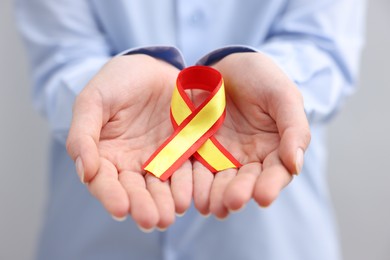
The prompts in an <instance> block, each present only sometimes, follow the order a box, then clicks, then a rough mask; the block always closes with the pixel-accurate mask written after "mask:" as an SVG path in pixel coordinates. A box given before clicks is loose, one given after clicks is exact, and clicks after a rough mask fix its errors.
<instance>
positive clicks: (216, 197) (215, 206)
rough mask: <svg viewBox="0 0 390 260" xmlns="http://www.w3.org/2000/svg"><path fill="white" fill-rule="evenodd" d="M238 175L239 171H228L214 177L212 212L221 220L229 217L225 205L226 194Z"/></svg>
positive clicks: (211, 199)
mask: <svg viewBox="0 0 390 260" xmlns="http://www.w3.org/2000/svg"><path fill="white" fill-rule="evenodd" d="M236 175H237V169H227V170H223V171H220V172H218V173H217V174H216V175H215V177H214V182H213V185H212V187H211V192H210V212H211V213H212V214H214V215H215V216H216V217H217V218H219V219H224V218H226V217H227V216H228V215H229V211H228V209H227V207H226V206H225V204H224V194H225V191H226V188H227V187H228V185H229V183H230V182H231V181H232V180H233V179H234V178H235V177H236Z"/></svg>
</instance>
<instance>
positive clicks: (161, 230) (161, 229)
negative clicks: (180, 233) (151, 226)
mask: <svg viewBox="0 0 390 260" xmlns="http://www.w3.org/2000/svg"><path fill="white" fill-rule="evenodd" d="M167 229H168V228H167V227H166V228H159V227H157V230H158V231H160V232H164V231H166V230H167Z"/></svg>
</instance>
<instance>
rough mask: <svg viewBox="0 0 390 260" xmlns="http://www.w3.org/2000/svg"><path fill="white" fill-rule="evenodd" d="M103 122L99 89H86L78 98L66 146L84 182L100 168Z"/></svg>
mask: <svg viewBox="0 0 390 260" xmlns="http://www.w3.org/2000/svg"><path fill="white" fill-rule="evenodd" d="M102 124H103V101H102V98H101V96H100V95H99V94H98V92H97V91H92V90H91V89H85V90H84V91H83V92H82V93H81V94H80V95H79V96H78V97H77V99H76V102H75V104H74V107H73V118H72V123H71V126H70V130H69V135H68V139H67V142H66V148H67V151H68V153H69V155H70V156H71V158H72V159H73V160H75V161H76V170H77V173H78V175H79V177H80V179H81V181H82V182H83V183H85V182H89V181H90V180H91V179H92V178H93V177H94V176H95V174H96V173H97V171H98V169H99V152H98V146H97V144H98V141H99V136H100V130H101V128H102Z"/></svg>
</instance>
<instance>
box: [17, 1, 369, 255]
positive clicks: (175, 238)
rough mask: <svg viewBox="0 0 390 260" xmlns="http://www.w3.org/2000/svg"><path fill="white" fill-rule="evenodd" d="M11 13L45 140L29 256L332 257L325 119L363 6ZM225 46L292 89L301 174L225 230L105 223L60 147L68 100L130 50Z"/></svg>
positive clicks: (349, 72) (352, 66) (22, 9)
mask: <svg viewBox="0 0 390 260" xmlns="http://www.w3.org/2000/svg"><path fill="white" fill-rule="evenodd" d="M15 9H16V14H17V21H18V24H19V28H20V30H21V33H22V35H23V38H24V40H25V43H26V46H27V49H28V55H29V57H30V61H31V68H32V77H33V82H34V87H33V100H34V104H35V106H36V107H37V109H38V110H39V111H40V112H41V113H42V114H43V115H44V116H45V117H46V118H47V120H48V122H49V125H50V128H51V130H52V133H53V141H52V147H51V151H52V152H51V164H50V165H51V166H50V171H51V181H50V187H49V192H50V196H49V200H48V207H47V211H46V218H45V220H44V225H43V231H42V235H41V240H40V241H41V242H40V246H39V249H38V255H37V259H85V260H88V259H94V260H96V259H172V260H173V259H185V260H191V259H202V260H207V259H227V260H228V259H249V260H250V259H266V260H285V259H288V260H313V259H316V260H337V259H340V252H339V244H338V238H337V228H336V225H335V221H334V218H333V212H332V206H331V202H330V198H329V194H328V187H327V183H326V174H325V169H326V167H325V166H326V147H325V144H324V135H325V133H324V123H325V122H326V121H327V120H328V119H329V118H331V117H332V116H333V115H334V114H335V112H337V110H338V109H339V108H340V106H341V105H342V103H343V100H344V98H345V97H346V96H347V95H348V94H350V93H351V92H352V91H353V89H354V84H355V79H356V75H357V73H358V64H359V53H360V50H361V46H362V34H363V18H364V9H365V3H364V1H359V0H292V1H287V0H272V1H271V0H262V1H260V0H245V1H238V0H228V1H217V0H197V1H189V0H161V1H152V0H144V1H128V0H115V1H103V0H89V1H87V0H55V1H52V0H16V5H15ZM150 46H174V47H176V48H177V49H178V50H180V52H179V51H177V50H176V49H173V48H167V47H164V48H165V50H164V51H162V50H161V49H160V52H158V51H157V53H156V52H153V49H151V48H150ZM226 46H230V47H227V48H224V47H226ZM232 46H236V47H237V46H241V47H237V48H249V49H251V50H257V51H260V52H264V53H266V54H267V55H269V56H270V57H271V58H272V59H274V60H275V62H277V64H279V66H280V67H281V68H282V70H284V71H285V72H286V73H287V75H288V76H289V77H290V78H291V79H292V80H293V81H294V82H296V84H297V85H298V87H299V89H300V90H301V92H302V94H303V96H304V100H305V110H306V113H307V115H308V118H309V120H310V123H311V130H312V143H311V146H310V148H309V149H308V151H307V153H306V155H305V165H304V168H303V171H302V174H301V175H300V176H299V177H297V178H295V179H294V181H293V182H292V183H291V184H290V185H289V186H288V187H287V188H286V189H285V190H284V191H283V192H282V194H281V196H280V198H279V199H278V200H277V201H276V202H275V203H274V204H273V205H272V206H271V207H269V208H267V209H261V208H259V207H258V206H257V205H255V203H250V204H249V205H248V206H247V207H246V208H245V210H243V211H242V212H240V213H236V214H233V215H232V216H230V217H229V218H228V219H227V220H225V221H222V222H221V221H218V220H216V219H214V218H213V217H209V218H204V217H202V216H200V215H199V214H198V213H197V212H196V211H195V210H194V209H193V208H191V209H190V210H189V211H188V212H187V213H186V215H185V216H184V217H181V218H178V219H177V221H176V223H175V224H174V225H173V226H172V227H171V228H169V229H168V231H166V232H163V233H161V232H158V231H155V232H153V233H151V234H144V233H142V232H140V231H139V230H138V229H137V226H136V225H135V223H134V222H133V221H132V220H131V219H128V220H126V221H125V222H123V223H118V222H115V221H113V220H112V219H111V217H110V216H109V215H108V214H107V213H106V212H105V210H104V209H103V207H102V206H101V205H100V204H99V203H98V202H97V201H96V200H95V199H94V198H92V196H91V195H89V193H88V191H87V189H86V188H85V187H84V186H83V185H82V184H81V183H80V182H79V180H78V178H77V175H76V173H75V170H74V165H73V162H72V161H71V160H70V159H69V157H68V156H67V154H66V151H65V147H64V143H65V140H66V136H67V133H68V129H69V125H70V120H71V113H72V105H73V102H74V99H75V96H76V95H77V94H78V93H79V92H80V91H81V90H82V88H83V87H84V86H85V84H86V83H87V82H88V81H89V80H90V79H91V77H92V76H93V75H94V74H95V73H96V72H97V71H98V70H99V69H100V68H101V67H102V65H103V64H104V63H105V62H107V61H108V60H109V59H110V58H111V57H113V56H115V55H118V54H120V53H124V52H125V53H126V52H128V51H127V50H129V49H132V50H135V51H137V50H138V51H139V50H140V49H143V50H147V51H148V52H149V53H148V54H150V55H156V56H161V58H164V59H166V60H168V61H170V62H171V63H172V64H173V65H175V66H177V67H179V68H180V67H182V66H186V65H185V64H188V65H193V64H195V63H196V61H197V60H199V59H200V61H199V62H200V63H205V62H206V63H207V62H212V61H214V60H215V59H218V58H219V57H223V56H224V55H227V54H229V53H230V52H229V51H231V50H232V49H231V48H236V47H232ZM244 46H246V47H244ZM145 47H146V48H145ZM249 49H248V50H249ZM155 50H158V48H157V49H155ZM216 50H217V51H216ZM242 50H243V49H241V51H242ZM237 51H240V50H239V49H237ZM181 56H182V57H183V59H184V60H182V57H181ZM202 57H203V58H202ZM129 69H131V68H129Z"/></svg>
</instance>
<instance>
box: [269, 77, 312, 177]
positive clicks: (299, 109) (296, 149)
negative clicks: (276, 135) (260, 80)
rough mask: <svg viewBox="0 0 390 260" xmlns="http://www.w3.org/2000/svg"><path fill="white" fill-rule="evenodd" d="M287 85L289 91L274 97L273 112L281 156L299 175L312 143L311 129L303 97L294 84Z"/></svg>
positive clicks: (291, 171)
mask: <svg viewBox="0 0 390 260" xmlns="http://www.w3.org/2000/svg"><path fill="white" fill-rule="evenodd" d="M286 84H288V85H290V88H287V89H289V91H282V93H278V95H277V97H274V99H275V100H274V102H272V103H273V104H274V106H273V109H272V110H274V116H275V117H274V119H275V121H276V124H277V126H278V129H279V132H280V134H281V140H280V148H279V156H280V158H281V160H282V161H283V163H284V165H285V166H286V168H287V169H288V171H289V172H290V173H291V174H299V173H300V172H301V170H302V166H303V153H304V151H305V150H306V149H307V147H308V145H309V143H310V129H309V123H308V121H307V117H306V114H305V111H304V107H303V99H302V95H301V94H300V93H299V91H298V89H297V87H296V86H294V85H293V83H291V82H289V81H286ZM276 100H278V101H276Z"/></svg>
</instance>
